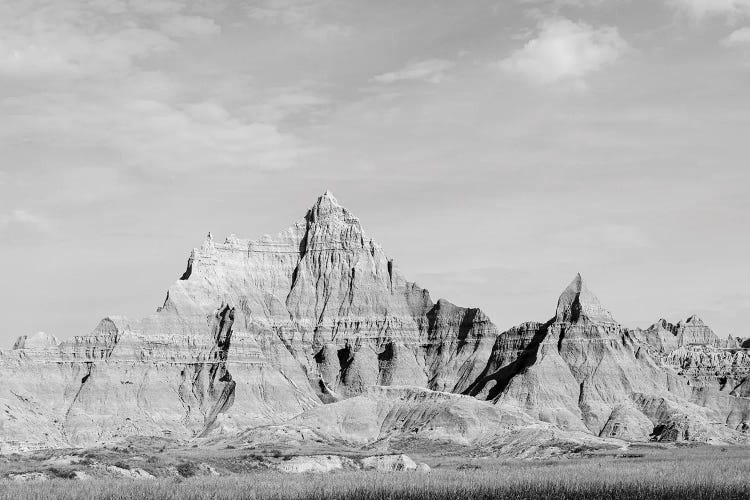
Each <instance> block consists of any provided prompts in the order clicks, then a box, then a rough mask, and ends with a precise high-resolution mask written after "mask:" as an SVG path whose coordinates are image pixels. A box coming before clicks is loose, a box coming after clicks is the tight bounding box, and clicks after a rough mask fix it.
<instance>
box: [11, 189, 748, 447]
mask: <svg viewBox="0 0 750 500" xmlns="http://www.w3.org/2000/svg"><path fill="white" fill-rule="evenodd" d="M723 345H724V344H722V343H721V342H719V341H718V339H717V338H716V336H715V335H714V334H713V332H711V330H710V329H709V328H708V327H707V326H706V325H704V324H703V323H702V322H701V321H700V320H699V319H697V318H695V317H693V318H689V319H688V320H687V321H685V322H680V323H678V324H677V325H671V324H669V323H667V322H665V321H661V322H659V323H657V324H656V325H654V326H652V327H651V328H649V329H647V330H643V331H642V330H629V329H626V328H624V327H622V326H621V325H619V324H618V323H617V322H616V321H615V319H614V318H613V317H612V315H611V314H610V313H609V311H607V310H606V308H604V307H603V306H602V304H601V303H600V302H599V300H598V299H597V298H596V296H595V295H594V294H593V293H592V292H591V291H590V290H589V289H588V288H587V286H586V284H585V282H584V281H583V279H582V278H581V277H580V275H579V276H577V277H576V279H575V280H574V281H573V282H572V283H571V284H570V286H568V287H567V288H566V289H565V290H564V291H563V293H562V294H561V296H560V299H559V301H558V304H557V308H556V310H555V316H554V318H552V319H550V320H549V321H547V322H543V323H536V322H530V323H524V324H522V325H520V326H518V327H515V328H512V329H510V330H509V331H507V332H504V333H502V334H498V330H497V328H496V327H495V326H494V325H493V324H492V322H490V320H489V319H488V318H487V316H486V315H485V314H484V313H483V312H482V311H480V310H479V309H471V308H462V307H458V306H455V305H453V304H451V303H450V302H448V301H445V300H438V301H437V302H433V301H432V299H431V297H430V295H429V293H428V292H427V290H425V289H422V288H420V287H419V286H418V285H416V284H415V283H412V282H409V281H407V280H406V279H405V278H404V276H403V275H402V274H401V272H400V270H399V269H398V267H397V266H396V265H395V263H394V261H393V260H392V259H389V258H388V257H387V256H386V254H385V253H384V251H383V249H382V248H381V247H380V246H379V245H378V244H377V243H376V242H375V241H374V240H372V239H371V238H369V237H368V236H367V235H366V234H365V232H364V230H363V229H362V227H361V225H360V222H359V219H357V218H356V217H355V216H354V215H353V214H352V213H351V212H349V211H348V210H347V209H346V208H344V207H342V206H341V205H339V204H338V202H337V201H336V199H335V198H334V197H333V196H332V195H331V194H330V193H326V194H324V195H323V196H321V197H320V198H319V199H318V200H317V201H316V202H315V204H314V205H313V206H312V207H311V208H310V209H309V210H308V211H307V213H306V214H305V216H304V217H303V218H302V219H300V220H299V221H298V222H297V223H295V224H294V225H292V226H291V227H289V228H288V229H286V230H285V231H283V232H281V233H280V234H278V235H276V236H273V237H272V236H264V237H262V238H260V239H257V240H249V239H241V238H238V237H236V236H233V235H232V236H229V237H228V238H226V240H225V241H224V242H223V243H220V242H217V241H215V240H214V239H213V237H212V236H211V235H210V234H209V235H208V237H207V238H206V239H205V241H204V243H203V244H202V246H201V247H199V248H196V249H194V250H193V251H192V253H191V255H190V257H189V259H188V264H187V268H186V270H185V272H184V274H183V275H182V276H181V278H180V279H179V280H178V281H177V282H176V283H174V284H173V285H172V286H171V287H170V288H169V290H168V293H167V297H166V299H165V301H164V303H163V305H162V306H161V307H159V308H158V310H157V311H156V312H155V313H154V314H152V315H150V316H148V317H146V318H143V319H141V320H137V321H130V320H128V319H126V318H122V317H115V316H112V317H108V318H105V319H104V320H102V321H101V322H100V323H99V325H98V326H97V327H96V328H95V329H94V330H93V331H92V332H91V333H90V334H89V335H83V336H78V337H75V338H73V339H72V340H69V341H64V342H59V341H58V340H57V339H56V338H54V336H51V335H47V334H43V333H39V334H36V335H32V336H28V337H22V338H20V339H19V340H18V341H17V342H16V344H15V347H14V349H12V350H9V351H4V352H2V353H1V354H0V374H2V376H3V381H4V384H3V385H2V386H1V387H0V450H14V449H19V448H24V447H43V446H67V445H86V444H91V443H96V442H101V441H109V440H113V439H118V438H122V437H126V436H130V435H147V436H151V435H153V436H164V435H166V436H172V437H177V438H185V439H187V438H195V437H201V436H204V437H205V436H209V435H211V436H215V435H217V434H222V433H223V434H230V435H235V433H237V432H245V431H244V430H245V429H251V431H246V432H248V433H250V434H248V435H254V436H256V437H258V436H261V437H262V436H264V435H266V434H264V433H265V432H266V431H265V430H267V429H270V428H274V429H277V430H278V432H280V433H284V432H290V433H291V434H294V433H298V431H299V429H304V428H306V427H305V426H308V427H309V426H310V425H312V423H315V422H323V421H327V420H330V422H329V423H330V425H328V424H326V426H325V429H321V430H320V432H319V433H318V434H316V436H317V438H319V439H333V440H338V441H341V442H344V441H345V442H349V443H357V442H358V443H360V444H362V443H364V444H367V445H369V444H371V442H372V440H373V439H374V440H375V441H377V440H379V439H382V438H384V436H385V435H384V434H382V433H375V430H376V428H378V426H381V427H380V429H381V431H382V430H383V429H384V428H383V427H382V425H384V424H386V423H387V425H389V426H390V425H391V423H390V422H391V420H389V418H391V417H387V415H386V416H383V414H382V411H386V412H390V413H389V414H390V415H391V416H393V415H397V416H398V418H397V422H400V424H398V425H396V424H393V425H395V426H396V427H394V429H395V430H394V432H392V433H390V434H388V439H391V440H392V439H403V437H404V436H405V435H409V433H412V431H414V430H415V429H416V435H418V437H419V439H436V440H440V439H443V438H444V437H445V436H446V435H448V434H455V436H458V437H456V439H453V442H459V441H460V442H462V443H464V444H465V445H466V446H477V445H478V443H479V442H480V441H481V440H483V439H485V440H490V441H492V442H493V443H495V444H494V445H493V446H495V445H498V446H499V445H501V443H500V442H501V441H502V440H503V439H510V440H512V439H514V438H515V437H517V436H519V435H523V436H525V437H524V439H525V441H523V442H525V443H529V442H530V439H531V438H530V436H531V435H532V433H534V432H538V433H540V434H539V436H540V437H539V439H540V440H541V439H542V438H541V436H542V435H546V436H548V437H549V440H548V442H552V441H554V440H555V439H562V440H564V441H566V440H567V441H566V442H572V441H575V440H576V439H578V438H576V439H572V438H571V437H570V436H571V435H572V434H571V433H577V434H581V435H585V436H589V437H590V436H592V435H593V436H595V437H596V439H599V438H600V437H601V438H620V439H626V440H646V439H690V440H712V439H719V440H722V441H725V442H738V441H742V440H743V439H744V438H745V437H744V435H743V434H742V432H743V431H745V430H746V428H747V426H748V421H750V410H749V409H748V408H749V407H750V405H749V404H748V403H749V402H750V399H748V398H747V397H746V396H748V394H749V393H750V390H748V384H747V382H746V373H745V372H742V370H744V369H745V368H744V367H745V366H746V359H745V357H743V356H744V354H732V356H734V357H731V359H730V358H726V356H728V354H721V355H718V354H717V355H714V354H710V352H709V351H700V354H696V353H697V352H698V351H694V349H698V348H700V349H715V350H716V349H719V348H720V347H722V346H723ZM735 350H736V349H735ZM711 352H712V351H711ZM717 352H718V351H717ZM721 352H722V353H723V352H724V351H721ZM737 352H739V351H738V350H737ZM722 356H724V357H722ZM698 358H699V359H698ZM706 359H709V360H708V361H706ZM694 364H696V365H700V366H701V367H708V366H710V367H711V369H712V370H714V372H715V373H714V374H713V375H709V374H707V373H706V372H705V370H703V371H702V372H700V373H698V372H695V373H694V372H693V371H691V369H692V368H691V367H692V366H693V365H694ZM719 373H720V374H719ZM743 374H744V375H743ZM722 380H723V382H722ZM380 386H397V387H399V388H400V389H398V390H395V392H394V391H391V392H387V391H386V392H378V390H379V389H373V388H374V387H380ZM406 386H409V387H406ZM383 391H385V390H383ZM399 391H400V392H399ZM448 393H457V394H463V396H459V395H455V394H454V395H451V394H448ZM414 401H417V403H418V404H417V403H414V404H412V403H413V402H414ZM358 405H360V406H358ZM384 408H385V409H386V410H383V409H384ZM407 410H408V411H407ZM363 412H364V413H363ZM381 417H382V418H381ZM386 417H387V418H386ZM342 419H343V420H342ZM357 421H361V422H360V423H357ZM344 422H349V423H346V424H345V423H344ZM350 424H351V425H350ZM401 424H403V425H401ZM407 424H408V425H407ZM438 424H439V425H438ZM506 424H507V425H506ZM358 425H359V426H360V427H359V429H360V430H356V429H355V428H356V427H357V426H358ZM399 425H401V426H400V427H399ZM352 426H353V427H352ZM420 426H421V427H420ZM476 426H478V427H476ZM256 428H257V429H265V430H263V431H262V432H261V431H258V432H260V434H258V433H253V432H254V431H252V429H256ZM475 428H479V429H480V430H472V429H475ZM430 429H433V430H434V429H439V430H436V431H435V432H431V431H430ZM513 429H516V430H518V432H521V430H523V432H522V434H514V432H513V431H512V430H513ZM299 432H301V431H299ZM316 432H317V431H316ZM350 432H351V433H352V435H351V436H348V437H347V436H346V434H347V433H350ZM378 432H380V431H378ZM545 433H546V434H545ZM363 436H365V437H366V439H365V437H363ZM441 436H442V437H441ZM360 438H361V439H360ZM446 439H447V438H446ZM516 442H517V443H519V442H520V441H516ZM540 442H541V441H540Z"/></svg>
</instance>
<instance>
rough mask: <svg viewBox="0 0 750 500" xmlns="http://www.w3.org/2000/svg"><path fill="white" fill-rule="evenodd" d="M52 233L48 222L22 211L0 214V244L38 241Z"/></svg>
mask: <svg viewBox="0 0 750 500" xmlns="http://www.w3.org/2000/svg"><path fill="white" fill-rule="evenodd" d="M51 233H52V226H51V224H50V223H49V221H48V220H47V219H46V218H44V217H41V216H39V215H35V214H32V213H31V212H28V211H26V210H23V209H16V210H12V211H11V212H9V213H6V214H0V244H3V243H4V244H17V243H28V242H34V241H38V240H40V239H43V238H45V237H47V236H49V235H50V234H51Z"/></svg>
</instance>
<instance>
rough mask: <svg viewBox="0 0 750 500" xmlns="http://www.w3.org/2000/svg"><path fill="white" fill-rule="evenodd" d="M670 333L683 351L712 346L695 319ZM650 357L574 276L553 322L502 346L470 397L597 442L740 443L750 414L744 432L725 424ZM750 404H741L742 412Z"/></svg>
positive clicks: (719, 412) (723, 412) (515, 332)
mask: <svg viewBox="0 0 750 500" xmlns="http://www.w3.org/2000/svg"><path fill="white" fill-rule="evenodd" d="M674 331H675V332H676V333H674V334H672V333H671V331H670V333H669V335H670V336H675V337H677V338H678V339H679V342H678V343H681V344H690V343H692V341H693V340H701V341H704V340H705V341H709V342H713V338H712V337H711V335H713V332H710V330H707V329H706V327H705V325H703V323H702V322H700V320H697V319H696V318H691V319H690V320H688V321H687V322H685V323H680V325H679V326H678V327H676V328H675V329H674ZM709 332H710V334H709ZM714 337H715V336H714ZM652 347H653V344H652V343H650V342H649V341H648V339H646V340H644V339H643V337H642V335H640V332H634V331H632V330H629V329H627V328H624V327H622V326H621V325H619V324H618V323H617V322H616V321H615V320H614V318H613V317H612V315H611V314H610V313H609V311H607V310H606V309H605V308H604V307H602V305H601V303H600V302H599V300H598V299H597V298H596V296H594V295H593V294H592V293H591V291H590V290H589V289H588V288H587V287H586V284H585V283H584V281H583V279H582V278H581V276H580V275H577V276H576V278H575V279H574V280H573V282H572V283H571V284H570V285H569V286H568V287H567V288H566V289H565V290H564V291H563V293H562V294H561V296H560V299H559V301H558V306H557V310H556V313H555V317H554V318H552V319H551V320H549V321H547V322H546V323H525V324H523V325H520V326H518V327H515V328H512V329H511V330H509V331H507V332H504V333H502V334H501V335H499V336H498V337H497V341H496V343H495V346H494V348H493V352H492V355H491V356H490V361H489V363H488V364H487V366H486V367H485V369H484V370H483V372H482V373H481V375H480V377H479V378H478V379H477V380H476V381H475V382H474V383H473V384H472V386H471V387H469V389H468V390H467V391H466V392H467V393H468V394H471V395H473V396H475V397H478V398H481V399H486V400H490V401H494V402H496V403H504V404H510V405H513V406H516V407H519V408H521V409H523V410H524V411H526V412H527V413H528V414H529V415H531V416H532V417H534V418H538V419H540V420H542V421H545V422H550V423H553V424H555V425H558V426H559V427H561V428H563V429H571V430H579V431H588V432H590V433H592V434H594V435H597V436H601V437H617V438H621V439H625V440H632V441H644V440H649V439H659V440H663V439H667V440H685V439H687V440H701V441H710V440H725V441H729V442H741V441H744V440H745V439H746V437H745V436H744V435H742V434H740V433H739V432H738V431H742V430H743V429H744V426H746V420H747V414H746V412H745V410H742V411H740V412H739V413H737V414H736V416H739V415H740V414H741V415H742V416H740V417H738V418H740V419H742V421H741V422H740V421H737V420H731V421H730V420H727V413H728V406H729V405H728V404H727V402H726V401H725V402H724V403H721V404H711V403H709V401H708V400H706V399H705V398H704V399H703V400H700V398H697V397H696V396H695V394H694V390H693V387H691V385H690V380H689V379H688V378H686V377H683V376H681V375H680V374H679V373H678V372H677V371H676V370H673V369H671V367H669V366H667V365H665V364H664V363H662V362H661V360H660V359H658V358H655V357H653V356H652V354H650V351H651V350H652ZM660 352H661V351H660ZM747 403H748V401H746V400H737V405H738V406H739V407H743V408H746V407H747ZM725 424H729V427H730V428H727V426H726V425H725Z"/></svg>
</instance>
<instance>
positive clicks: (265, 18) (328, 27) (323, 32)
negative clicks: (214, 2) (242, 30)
mask: <svg viewBox="0 0 750 500" xmlns="http://www.w3.org/2000/svg"><path fill="white" fill-rule="evenodd" d="M334 3H335V2H334V0H261V1H259V2H254V3H253V4H252V5H248V6H247V7H246V11H247V15H248V17H250V18H251V19H255V20H256V21H260V22H264V23H268V24H272V25H277V26H286V27H288V28H290V29H292V30H294V31H296V32H298V33H300V34H302V35H303V36H305V37H307V38H311V39H314V40H318V41H323V40H328V39H332V38H341V37H348V36H349V35H350V34H351V31H352V30H351V27H350V26H348V25H346V24H342V23H336V22H333V21H331V20H328V19H326V20H323V17H324V16H323V15H322V13H323V12H325V11H326V10H329V9H331V8H332V5H333V4H334Z"/></svg>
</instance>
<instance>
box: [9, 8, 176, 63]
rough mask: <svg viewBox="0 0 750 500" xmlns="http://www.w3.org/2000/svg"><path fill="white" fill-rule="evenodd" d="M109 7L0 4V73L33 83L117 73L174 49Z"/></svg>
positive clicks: (167, 40)
mask: <svg viewBox="0 0 750 500" xmlns="http://www.w3.org/2000/svg"><path fill="white" fill-rule="evenodd" d="M95 7H96V8H95ZM115 8H116V5H113V4H111V3H102V4H101V5H100V4H99V3H97V4H95V5H93V4H92V5H87V4H86V2H71V1H67V0H60V1H59V2H55V3H53V4H50V5H46V6H38V5H36V4H34V3H33V2H23V1H19V2H12V3H9V4H0V74H3V75H5V76H9V77H15V78H34V77H38V76H48V77H49V76H53V75H54V76H60V77H84V76H89V75H99V74H103V73H113V72H123V71H128V70H129V69H130V68H131V67H132V65H133V64H134V63H135V62H136V61H137V60H138V59H141V58H146V57H149V56H152V55H154V54H157V53H160V52H164V51H168V50H172V49H174V48H176V47H177V45H176V44H175V43H174V41H173V40H171V39H170V38H168V37H167V36H165V35H164V34H163V33H160V32H159V31H156V30H152V29H150V28H148V27H145V26H144V25H142V23H138V22H137V21H138V20H137V19H135V18H132V17H130V16H125V15H112V14H111V10H112V9H115Z"/></svg>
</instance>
